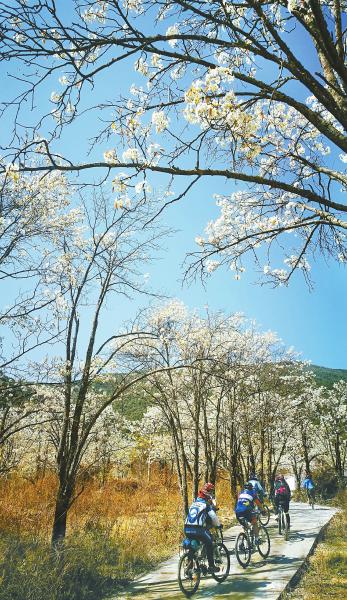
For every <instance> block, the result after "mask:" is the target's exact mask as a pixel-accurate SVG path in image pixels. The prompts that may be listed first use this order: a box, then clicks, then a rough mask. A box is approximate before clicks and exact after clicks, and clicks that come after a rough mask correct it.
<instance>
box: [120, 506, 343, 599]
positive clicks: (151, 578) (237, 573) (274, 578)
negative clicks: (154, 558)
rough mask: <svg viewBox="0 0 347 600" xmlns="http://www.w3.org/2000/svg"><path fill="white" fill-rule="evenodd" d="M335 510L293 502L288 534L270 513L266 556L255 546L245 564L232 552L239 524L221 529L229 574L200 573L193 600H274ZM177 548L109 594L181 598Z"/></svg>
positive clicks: (125, 596) (131, 596)
mask: <svg viewBox="0 0 347 600" xmlns="http://www.w3.org/2000/svg"><path fill="white" fill-rule="evenodd" d="M335 512H336V509H334V508H330V507H326V506H317V507H316V508H315V509H314V510H312V509H311V508H309V507H308V506H307V505H305V504H302V503H297V502H292V503H291V507H290V514H291V519H292V527H291V532H290V536H289V540H288V541H287V542H286V541H285V540H284V538H283V536H279V535H278V532H277V530H276V521H275V520H274V517H273V516H271V519H270V523H269V525H268V528H269V533H270V537H271V550H270V555H269V557H268V558H267V559H266V560H264V559H262V558H261V556H260V555H259V553H258V552H256V553H255V554H253V555H252V560H251V563H250V565H249V566H248V567H247V569H245V570H244V569H242V567H240V566H239V564H238V562H237V560H236V557H235V555H234V550H233V549H234V543H235V537H236V535H237V534H238V532H239V531H240V527H239V526H235V527H231V528H230V529H228V530H227V531H225V534H224V537H225V543H226V545H227V547H228V548H229V550H230V552H231V566H230V575H229V577H228V579H227V580H226V581H225V582H224V583H222V584H218V583H217V582H216V581H214V579H213V578H212V577H202V579H201V583H200V587H199V590H198V592H197V593H196V594H195V595H194V596H193V598H194V600H198V599H203V598H214V599H215V600H222V599H227V598H229V600H276V599H277V598H278V596H279V594H280V593H281V592H282V591H283V590H284V588H285V586H286V585H287V583H288V582H289V581H290V580H291V579H292V577H293V576H294V575H295V573H296V572H297V570H298V569H299V568H300V566H301V565H302V564H303V562H304V560H305V558H306V556H307V554H308V553H309V552H310V550H311V548H312V546H313V544H314V542H315V539H316V537H317V535H318V533H319V532H320V530H321V528H322V527H323V525H325V524H326V523H327V522H328V521H329V520H330V519H331V517H332V516H333V515H334V513H335ZM177 564H178V554H177V555H175V556H174V557H172V558H171V559H169V560H168V561H166V562H165V563H162V564H161V566H160V567H159V568H158V569H157V570H156V571H153V572H152V573H149V574H148V575H146V576H143V577H141V578H139V579H137V580H136V581H135V582H134V583H133V584H132V585H131V586H130V587H129V588H128V590H127V591H126V592H124V593H123V594H121V595H118V596H117V597H114V598H113V599H112V600H121V599H122V600H123V599H124V600H125V599H126V600H128V599H130V598H135V599H136V600H180V599H181V600H182V599H184V595H183V594H182V593H181V592H180V590H179V588H178V583H177Z"/></svg>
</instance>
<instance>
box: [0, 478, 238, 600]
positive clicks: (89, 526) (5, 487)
mask: <svg viewBox="0 0 347 600" xmlns="http://www.w3.org/2000/svg"><path fill="white" fill-rule="evenodd" d="M56 489H57V481H56V478H55V477H54V475H52V474H48V475H46V476H45V477H44V478H42V479H40V480H38V481H35V482H31V481H28V480H26V479H23V478H22V477H20V476H19V475H18V476H13V477H11V478H10V479H8V480H0V532H1V535H0V585H1V592H0V600H41V598H42V600H87V599H93V600H97V599H98V598H102V597H104V596H105V595H106V594H107V593H109V592H114V590H115V589H117V586H118V584H119V583H120V582H122V581H124V580H129V579H131V578H132V577H134V576H135V575H137V574H138V573H140V572H143V571H145V570H148V569H150V568H151V567H153V566H154V565H155V564H157V563H158V561H160V560H163V559H165V558H167V557H168V556H170V555H171V554H172V552H174V551H175V550H176V548H177V547H178V544H179V542H180V540H181V538H182V525H183V518H182V517H183V511H182V503H181V499H180V495H179V492H178V489H177V483H176V481H175V479H174V477H172V476H170V474H169V473H168V472H166V471H165V470H160V469H157V470H156V469H155V468H154V469H153V472H152V475H151V481H150V482H149V483H148V482H147V481H143V480H141V478H139V479H135V477H134V478H129V479H125V480H124V479H113V480H109V481H108V482H106V484H105V485H103V486H100V484H99V483H98V482H97V481H94V480H92V481H89V482H88V483H87V484H85V488H84V490H83V493H81V495H79V496H78V498H77V500H76V501H75V502H74V504H73V505H72V507H71V509H70V512H69V517H68V536H67V540H66V550H65V555H64V564H63V565H62V564H61V562H60V561H59V560H57V556H54V555H52V553H51V551H50V547H49V539H50V534H51V525H52V519H53V510H54V500H55V493H56ZM218 503H219V505H220V506H221V510H220V513H219V514H220V517H221V520H222V521H223V522H224V524H225V525H227V524H228V523H230V521H231V515H232V513H233V503H232V502H231V498H230V492H229V486H228V483H227V482H226V481H223V480H221V481H220V483H219V485H218Z"/></svg>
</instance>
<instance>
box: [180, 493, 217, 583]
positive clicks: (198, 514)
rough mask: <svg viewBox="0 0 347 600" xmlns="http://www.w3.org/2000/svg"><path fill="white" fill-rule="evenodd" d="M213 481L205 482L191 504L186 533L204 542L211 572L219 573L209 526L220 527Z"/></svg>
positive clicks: (189, 537) (190, 537) (193, 538)
mask: <svg viewBox="0 0 347 600" xmlns="http://www.w3.org/2000/svg"><path fill="white" fill-rule="evenodd" d="M213 492H214V485H213V483H209V482H208V483H205V484H204V485H203V487H202V488H201V490H200V491H199V493H198V496H197V498H196V499H195V500H194V502H193V503H192V504H191V506H190V508H189V511H188V515H187V518H186V521H185V524H184V533H185V535H186V536H187V538H188V539H191V540H199V541H200V542H203V544H204V545H205V548H206V555H207V560H208V567H209V568H208V570H209V573H218V571H219V567H216V566H215V564H214V560H213V538H212V535H211V533H210V532H209V529H208V528H209V527H219V528H221V527H222V526H221V524H220V522H219V519H218V516H217V514H216V509H215V505H214V504H213Z"/></svg>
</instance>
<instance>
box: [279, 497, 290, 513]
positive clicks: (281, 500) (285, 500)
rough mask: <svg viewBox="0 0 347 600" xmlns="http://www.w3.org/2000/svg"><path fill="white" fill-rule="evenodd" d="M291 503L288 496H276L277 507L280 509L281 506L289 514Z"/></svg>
mask: <svg viewBox="0 0 347 600" xmlns="http://www.w3.org/2000/svg"><path fill="white" fill-rule="evenodd" d="M289 502H290V499H289V498H288V496H279V495H277V496H275V506H276V507H277V508H278V507H279V505H280V504H281V506H282V507H283V510H284V512H285V513H287V512H289Z"/></svg>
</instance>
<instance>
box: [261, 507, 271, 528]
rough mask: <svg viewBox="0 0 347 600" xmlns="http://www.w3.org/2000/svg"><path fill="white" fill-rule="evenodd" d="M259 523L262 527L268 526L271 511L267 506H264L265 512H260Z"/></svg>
mask: <svg viewBox="0 0 347 600" xmlns="http://www.w3.org/2000/svg"><path fill="white" fill-rule="evenodd" d="M259 521H260V522H261V524H262V525H267V524H268V522H269V521H270V509H269V507H268V506H266V504H264V506H263V510H261V511H260V515H259Z"/></svg>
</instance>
